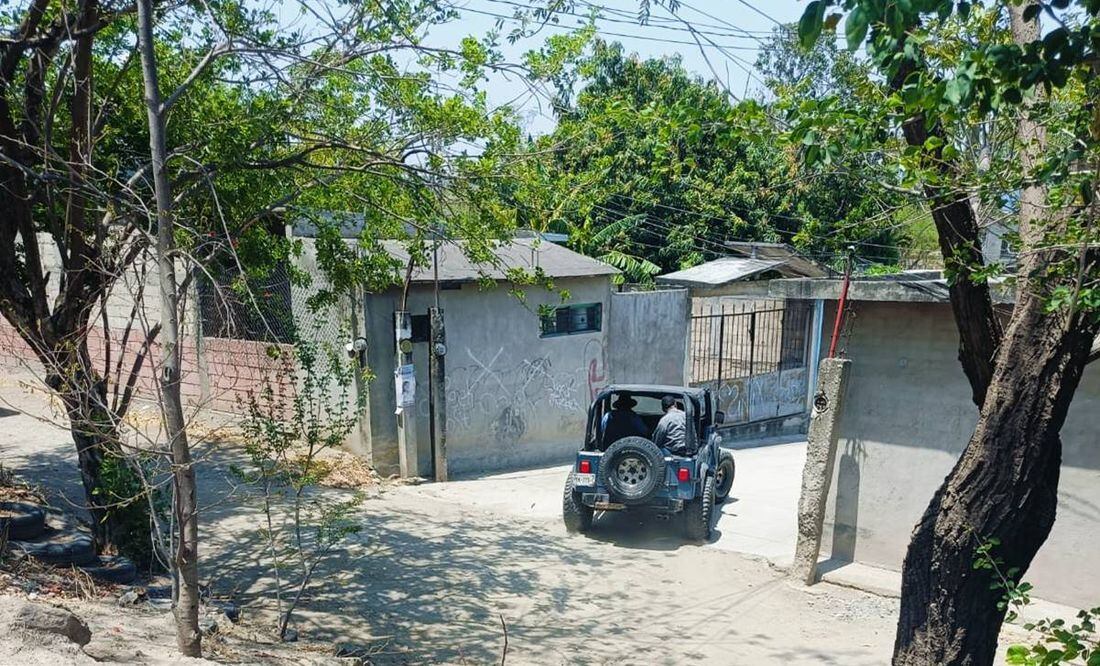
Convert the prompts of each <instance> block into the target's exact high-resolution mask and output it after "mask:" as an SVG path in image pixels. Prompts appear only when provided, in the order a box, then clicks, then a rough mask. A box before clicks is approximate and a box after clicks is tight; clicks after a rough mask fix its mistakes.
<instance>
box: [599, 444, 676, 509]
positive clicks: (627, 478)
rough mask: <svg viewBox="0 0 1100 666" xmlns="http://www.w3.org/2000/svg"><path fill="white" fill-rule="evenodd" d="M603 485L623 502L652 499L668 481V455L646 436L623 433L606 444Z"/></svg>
mask: <svg viewBox="0 0 1100 666" xmlns="http://www.w3.org/2000/svg"><path fill="white" fill-rule="evenodd" d="M599 476H600V479H599V480H600V485H602V486H603V487H605V488H607V494H608V495H609V496H610V497H611V499H613V500H615V501H617V502H621V503H623V504H643V503H645V502H647V501H649V499H650V498H652V497H653V496H654V495H656V494H657V491H659V490H660V489H661V486H663V485H664V483H665V458H664V456H663V455H662V454H661V450H660V449H658V448H657V445H656V444H654V443H653V442H651V441H649V440H648V439H646V438H645V437H623V438H622V439H620V440H617V441H616V442H614V443H613V444H612V445H611V446H609V447H607V451H606V452H604V454H603V459H602V460H601V461H600V468H599Z"/></svg>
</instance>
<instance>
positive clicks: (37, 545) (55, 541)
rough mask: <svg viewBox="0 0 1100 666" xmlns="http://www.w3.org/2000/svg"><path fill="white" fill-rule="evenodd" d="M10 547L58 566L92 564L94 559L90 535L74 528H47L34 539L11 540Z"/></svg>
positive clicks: (93, 547)
mask: <svg viewBox="0 0 1100 666" xmlns="http://www.w3.org/2000/svg"><path fill="white" fill-rule="evenodd" d="M11 549H12V551H13V552H21V553H25V554H26V555H29V556H31V557H33V558H34V559H36V560H39V561H41V562H45V563H46V564H55V565H60V566H69V565H71V564H75V565H77V566H80V565H82V564H92V563H94V562H95V559H96V553H95V542H94V541H93V540H92V536H91V535H90V534H88V533H86V532H81V531H79V530H75V529H69V530H47V531H46V532H45V533H43V534H42V535H41V536H39V537H38V538H36V539H29V540H26V541H16V540H13V541H12V542H11Z"/></svg>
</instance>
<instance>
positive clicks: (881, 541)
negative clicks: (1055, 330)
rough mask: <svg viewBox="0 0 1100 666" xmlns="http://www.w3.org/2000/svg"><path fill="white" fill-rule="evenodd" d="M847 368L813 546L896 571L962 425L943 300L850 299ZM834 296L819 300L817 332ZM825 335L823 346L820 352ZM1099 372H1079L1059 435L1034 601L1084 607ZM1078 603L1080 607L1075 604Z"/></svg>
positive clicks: (1097, 584)
mask: <svg viewBox="0 0 1100 666" xmlns="http://www.w3.org/2000/svg"><path fill="white" fill-rule="evenodd" d="M854 308H855V318H854V320H853V322H852V327H851V336H850V338H849V340H848V341H847V345H846V348H847V355H848V357H849V358H851V359H852V375H851V381H850V383H849V386H848V391H847V395H846V399H845V411H844V415H843V418H842V423H841V435H840V440H839V445H838V455H837V465H836V471H835V476H834V479H833V490H832V493H831V497H830V502H829V508H828V512H827V517H828V518H827V522H828V525H827V531H826V535H825V539H824V541H823V545H824V548H823V552H824V553H826V554H831V556H832V557H835V558H839V559H844V560H855V561H860V562H865V563H868V564H873V565H877V566H881V567H885V568H888V569H895V570H900V569H901V566H902V561H903V558H904V556H905V549H906V547H907V546H908V544H909V537H910V534H911V532H912V529H913V526H914V525H915V524H916V522H917V520H918V519H919V518H920V516H921V514H922V513H923V512H924V509H925V507H926V506H927V504H928V501H929V499H930V498H931V496H932V494H933V492H934V491H935V490H936V488H937V487H938V486H939V485H940V483H941V482H942V481H943V479H944V477H945V476H946V475H947V473H948V472H950V470H951V467H952V465H953V464H954V463H955V461H956V460H957V458H958V456H959V454H960V453H961V452H962V450H963V448H964V446H965V445H966V443H967V441H968V440H969V437H970V435H971V434H972V433H973V431H974V426H975V424H976V422H977V416H978V412H977V408H976V407H975V406H974V405H973V403H972V402H971V400H970V390H969V385H968V384H967V382H966V379H965V377H964V376H963V372H962V369H961V367H960V365H959V362H958V359H957V356H958V352H957V344H958V334H957V332H956V329H955V325H954V322H953V320H952V316H951V309H950V306H949V305H947V304H941V303H900V302H884V303H874V302H858V303H855V305H854ZM835 310H836V304H835V302H829V301H827V302H826V303H825V312H826V313H827V315H828V317H827V319H826V322H825V323H826V327H825V330H826V331H829V330H830V329H831V323H832V322H831V318H832V316H833V313H835ZM827 346H828V342H827V341H825V342H824V343H823V347H825V348H827ZM1098 426H1100V369H1098V368H1097V367H1095V366H1090V367H1089V368H1087V369H1086V371H1085V375H1084V377H1083V379H1082V381H1081V384H1080V388H1079V389H1078V391H1077V395H1076V397H1075V399H1074V402H1073V405H1072V406H1071V408H1070V412H1069V417H1068V419H1067V421H1066V425H1065V427H1064V428H1063V430H1062V437H1063V445H1064V452H1063V467H1062V478H1061V484H1060V488H1059V507H1058V519H1057V522H1056V523H1055V526H1054V529H1053V532H1052V533H1051V535H1050V538H1049V539H1048V540H1047V542H1046V544H1045V545H1044V546H1043V548H1042V550H1041V551H1040V552H1039V555H1038V556H1037V557H1036V559H1035V562H1034V564H1033V566H1032V569H1031V570H1030V571H1029V572H1028V573H1027V576H1026V578H1027V580H1028V581H1030V582H1031V583H1032V584H1034V585H1035V594H1036V596H1038V597H1041V598H1044V599H1049V600H1052V601H1057V602H1061V603H1066V604H1070V605H1075V606H1079V607H1082V608H1091V607H1092V606H1095V605H1096V603H1097V602H1098V601H1100V597H1098V592H1097V591H1098V590H1100V571H1097V569H1096V568H1095V567H1093V566H1091V562H1090V561H1089V555H1088V554H1089V553H1093V552H1096V551H1097V550H1098V549H1100V510H1098V508H1100V447H1098V446H1097V443H1096V432H1097V428H1098ZM1086 604H1087V605H1086Z"/></svg>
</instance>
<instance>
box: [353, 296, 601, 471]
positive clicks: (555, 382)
mask: <svg viewBox="0 0 1100 666" xmlns="http://www.w3.org/2000/svg"><path fill="white" fill-rule="evenodd" d="M555 286H556V287H557V288H559V289H564V290H568V292H569V294H570V300H569V303H573V304H582V303H601V304H602V305H603V325H602V327H601V330H600V331H599V332H591V333H579V334H573V335H562V336H555V337H547V338H540V337H539V319H538V315H537V308H538V306H539V305H542V304H546V305H557V304H560V301H561V299H560V296H559V295H558V294H557V293H556V292H554V293H552V292H548V291H546V290H545V289H542V288H535V287H525V288H523V293H524V294H525V303H521V302H520V300H519V299H517V298H516V297H515V296H514V295H512V294H510V293H509V291H508V289H507V288H504V287H502V286H496V287H493V288H488V289H481V288H479V286H478V285H477V284H466V285H463V286H462V288H461V289H446V290H442V291H441V292H440V305H441V307H442V308H443V311H444V320H445V327H446V332H447V355H446V387H445V390H446V398H447V415H448V416H447V456H448V467H449V470H450V471H451V472H452V473H458V474H461V473H464V472H477V471H486V470H493V469H504V468H519V467H524V466H530V465H536V464H540V463H546V462H551V461H561V460H565V459H567V458H568V456H570V455H572V453H573V452H574V451H576V449H577V446H578V444H579V443H580V440H581V438H582V436H583V432H584V421H585V413H586V410H587V406H588V403H589V401H590V399H591V396H592V394H593V392H594V391H595V390H596V389H598V388H599V387H601V386H603V385H604V384H606V383H607V381H608V371H607V357H606V352H605V345H606V340H607V331H608V324H607V322H608V314H609V307H610V296H611V285H610V280H609V279H608V278H607V277H606V276H603V277H593V278H573V279H559V280H555ZM399 298H400V293H399V292H398V291H397V290H391V291H389V292H386V293H384V294H373V295H369V296H367V298H366V303H365V311H366V326H367V339H368V341H369V345H370V347H369V350H368V362H369V364H370V366H371V370H372V371H373V372H374V374H375V379H374V380H373V381H372V382H371V384H370V414H371V447H372V450H373V456H374V458H373V459H374V464H375V466H376V467H378V468H380V469H382V470H383V471H393V470H394V469H395V468H396V465H397V422H396V418H395V416H394V409H395V397H394V393H395V391H394V380H393V371H394V332H393V312H394V310H395V309H396V306H397V303H398V301H399ZM433 303H434V295H433V291H432V289H431V287H430V285H416V286H413V287H412V288H411V290H410V293H409V302H408V310H409V311H410V312H412V313H413V314H425V313H427V311H428V307H430V306H431V305H432V304H433ZM413 360H414V364H415V365H416V368H417V371H416V384H417V386H416V406H415V416H416V423H417V432H418V435H417V440H418V444H419V448H420V450H419V465H418V466H419V470H420V473H421V474H427V473H429V471H430V470H431V454H430V437H429V430H428V424H429V402H428V344H427V343H417V344H415V345H414V359H413Z"/></svg>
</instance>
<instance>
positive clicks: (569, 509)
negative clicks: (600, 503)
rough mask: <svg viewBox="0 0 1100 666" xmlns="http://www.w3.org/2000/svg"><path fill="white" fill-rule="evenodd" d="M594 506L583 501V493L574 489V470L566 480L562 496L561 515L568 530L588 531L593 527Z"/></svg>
mask: <svg viewBox="0 0 1100 666" xmlns="http://www.w3.org/2000/svg"><path fill="white" fill-rule="evenodd" d="M592 513H593V510H592V507H590V506H585V505H584V503H583V502H581V494H580V493H578V492H577V491H576V490H574V489H573V472H569V478H567V479H566V480H565V492H564V493H563V494H562V498H561V515H562V518H563V519H564V520H565V529H566V531H568V532H587V531H588V528H590V527H592Z"/></svg>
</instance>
